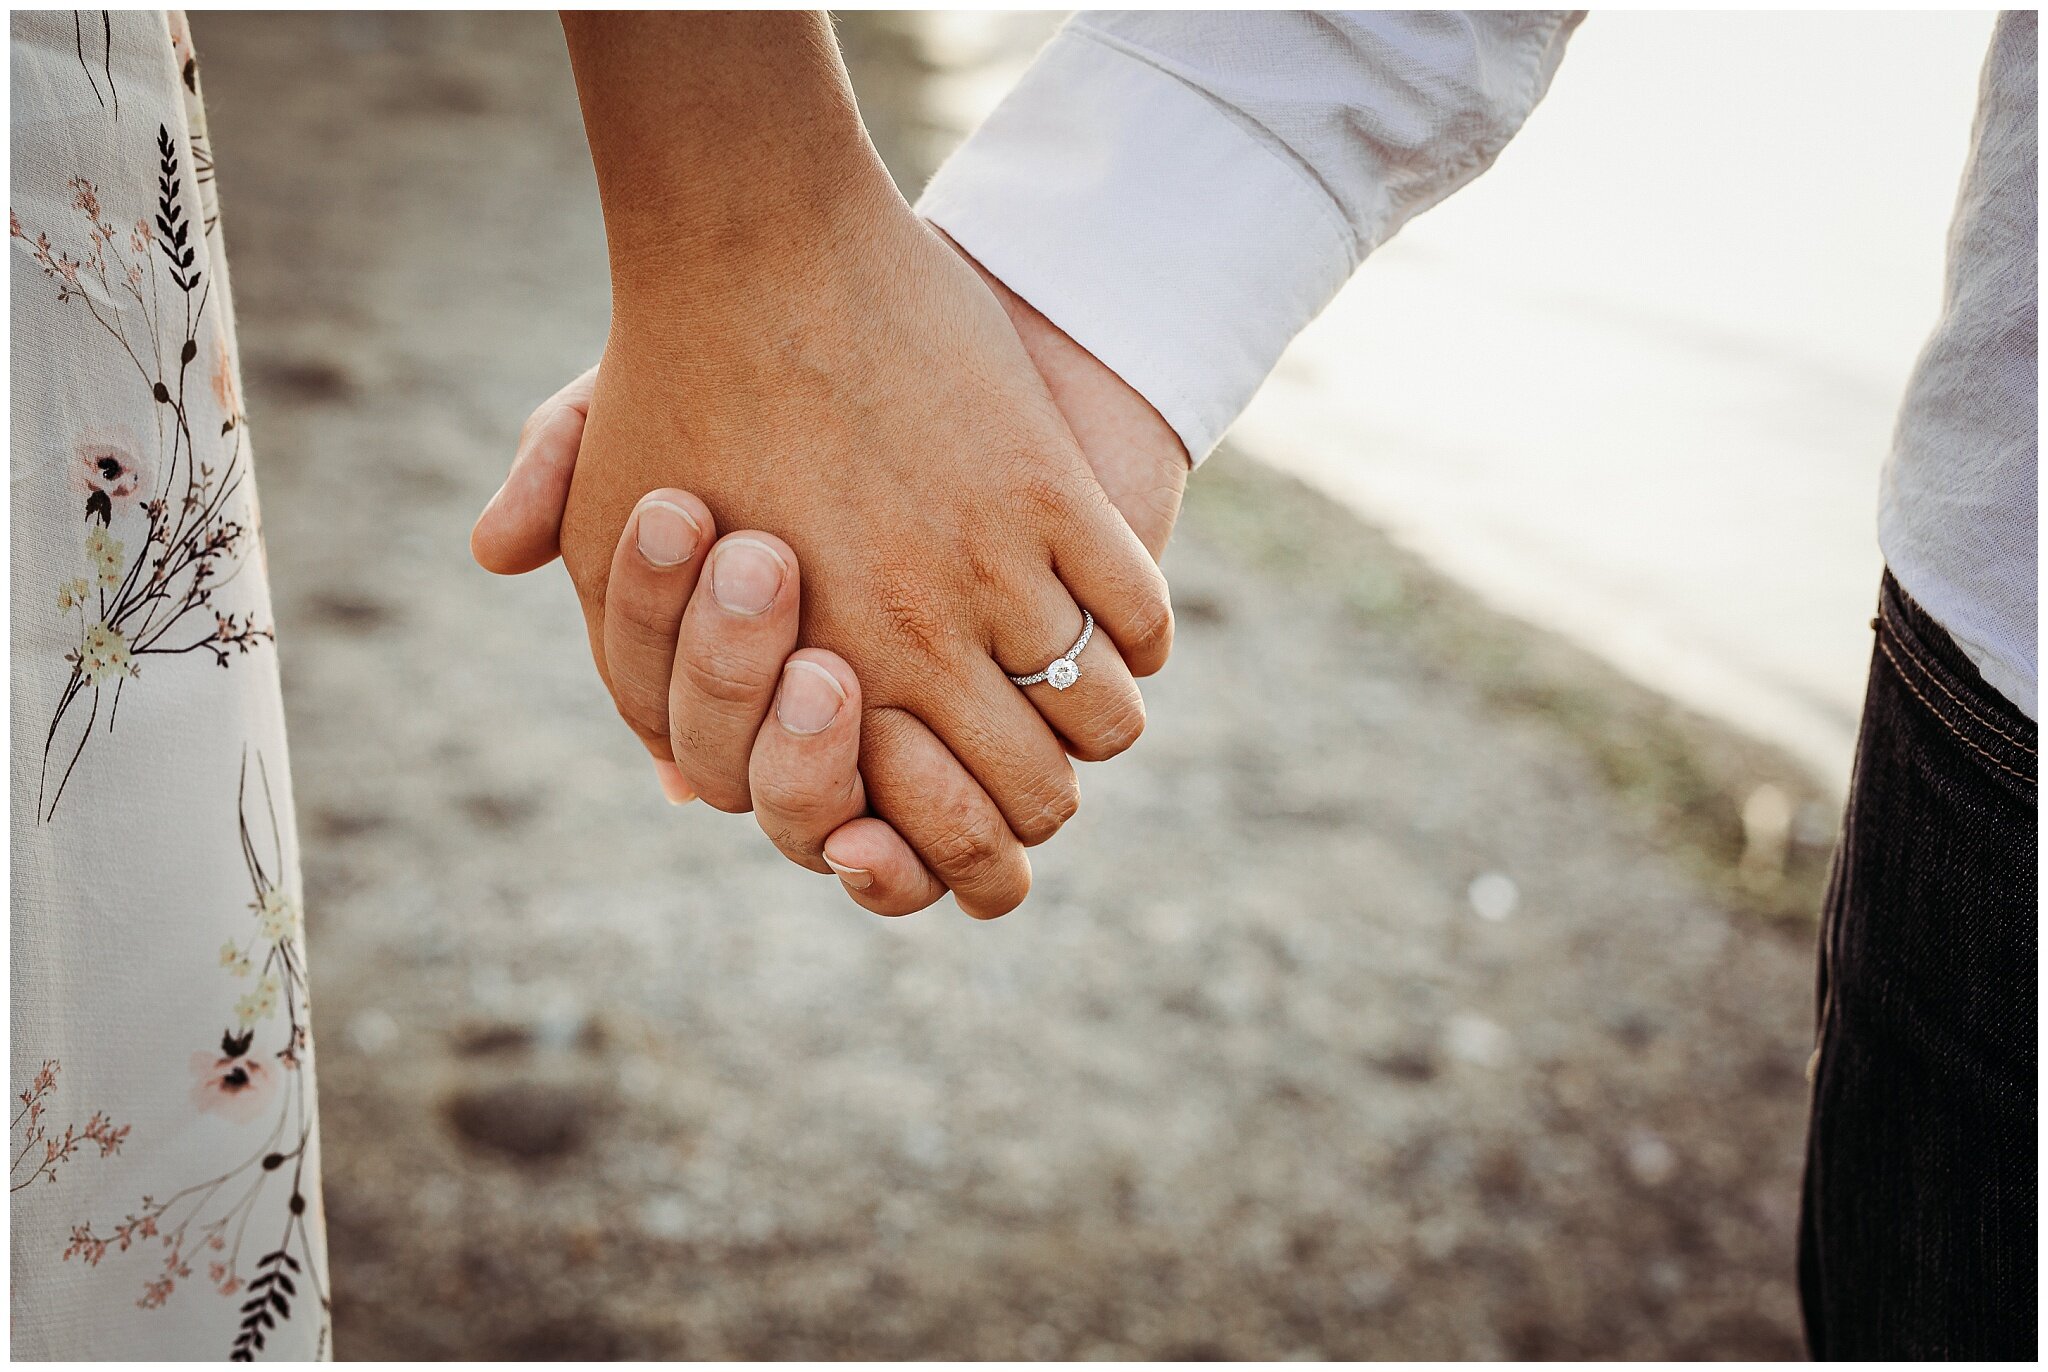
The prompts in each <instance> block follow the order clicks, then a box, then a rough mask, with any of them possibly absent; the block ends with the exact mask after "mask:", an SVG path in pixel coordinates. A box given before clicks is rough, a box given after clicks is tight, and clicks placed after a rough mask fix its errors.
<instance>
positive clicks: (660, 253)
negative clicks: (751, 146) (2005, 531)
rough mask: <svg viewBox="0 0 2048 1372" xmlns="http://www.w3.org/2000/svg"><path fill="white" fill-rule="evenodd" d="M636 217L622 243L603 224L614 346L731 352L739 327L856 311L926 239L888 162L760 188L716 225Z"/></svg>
mask: <svg viewBox="0 0 2048 1372" xmlns="http://www.w3.org/2000/svg"><path fill="white" fill-rule="evenodd" d="M870 172H871V173H872V174H870ZM628 218H629V219H630V224H629V226H628V227H624V228H622V230H621V231H618V232H615V231H614V230H613V228H612V220H611V216H610V215H609V213H608V214H607V219H606V233H607V237H608V238H609V240H610V247H611V284H612V330H613V333H614V335H615V336H621V337H623V338H626V339H646V340H649V341H653V340H658V339H664V338H668V339H675V340H677V341H687V340H689V339H691V338H694V339H696V340H698V342H700V343H702V344H706V345H708V344H710V343H711V342H712V341H713V340H717V341H718V342H720V343H722V344H723V345H725V346H731V345H733V344H734V343H736V342H737V341H738V340H737V339H735V337H734V336H733V334H732V333H731V330H732V329H734V328H740V329H744V330H748V331H752V332H756V333H762V334H768V333H774V332H779V331H786V330H789V329H795V328H800V327H802V326H804V325H805V324H807V323H814V322H815V321H816V320H817V319H818V317H819V316H820V315H821V313H824V312H827V311H830V310H833V309H835V308H847V309H851V308H856V307H857V305H858V302H859V301H861V300H862V299H863V298H866V297H868V296H869V295H870V294H871V293H872V292H873V291H874V289H875V285H874V283H875V282H876V280H877V278H878V276H879V275H880V274H882V273H883V272H885V271H887V270H890V269H891V268H892V267H893V264H895V263H897V262H900V261H901V260H902V257H903V254H904V253H905V252H906V251H907V250H908V247H907V244H908V236H909V235H912V234H922V233H923V227H922V225H921V224H920V222H919V221H918V219H917V217H916V216H915V215H914V214H913V213H912V212H911V210H910V207H909V205H908V204H906V203H905V201H904V200H903V197H902V196H901V195H900V194H898V193H897V191H896V188H895V185H894V184H893V183H892V182H891V181H890V180H889V178H888V175H887V173H886V172H885V171H883V170H882V168H881V164H880V163H879V162H876V163H875V164H874V165H873V167H872V168H845V169H843V174H841V175H837V176H829V177H828V176H821V175H820V174H819V173H818V169H817V168H815V167H814V168H813V169H812V172H811V175H810V177H809V178H808V179H807V180H806V182H805V183H804V184H802V185H801V186H793V187H783V188H781V189H780V190H778V189H777V188H773V187H765V186H764V187H761V188H760V189H759V190H758V191H757V192H756V193H755V194H754V195H752V196H751V198H750V199H748V200H747V201H746V202H745V203H744V204H734V203H729V202H728V203H725V204H724V206H723V210H722V212H721V213H719V214H717V215H714V216H712V217H711V218H710V219H709V221H708V222H707V220H706V218H705V217H704V216H703V214H702V213H701V207H700V210H699V212H693V213H692V214H690V215H677V216H673V217H671V216H667V215H663V214H661V213H660V212H659V211H658V210H656V209H653V208H642V209H636V210H634V211H632V212H631V214H630V216H628ZM694 350H696V349H693V351H694Z"/></svg>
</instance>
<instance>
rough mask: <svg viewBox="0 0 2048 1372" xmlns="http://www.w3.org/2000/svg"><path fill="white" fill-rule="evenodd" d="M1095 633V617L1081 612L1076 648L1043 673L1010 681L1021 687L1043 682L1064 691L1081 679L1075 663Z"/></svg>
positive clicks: (1068, 650)
mask: <svg viewBox="0 0 2048 1372" xmlns="http://www.w3.org/2000/svg"><path fill="white" fill-rule="evenodd" d="M1094 632H1095V616H1094V615H1091V614H1089V613H1088V612H1087V611H1086V610H1083V611H1081V636H1080V637H1079V638H1077V639H1075V640H1074V646H1073V647H1071V648H1069V649H1067V650H1066V651H1065V652H1064V653H1061V654H1060V655H1059V656H1058V657H1056V658H1054V659H1053V660H1052V662H1051V663H1050V664H1049V665H1048V666H1047V667H1046V669H1045V670H1044V671H1042V672H1033V673H1032V674H1031V675H1030V676H1013V677H1011V678H1010V680H1012V681H1014V682H1016V683H1017V684H1018V685H1019V686H1036V685H1037V684H1038V683H1039V682H1041V681H1043V682H1044V683H1046V684H1047V685H1048V686H1050V687H1052V688H1053V689H1054V690H1055V691H1064V690H1066V689H1067V687H1069V686H1071V685H1073V684H1074V683H1075V682H1077V681H1079V680H1080V679H1081V667H1080V664H1078V663H1076V662H1075V661H1074V659H1075V658H1077V657H1079V656H1081V650H1082V649H1083V648H1085V647H1087V646H1088V636H1089V635H1090V634H1092V633H1094Z"/></svg>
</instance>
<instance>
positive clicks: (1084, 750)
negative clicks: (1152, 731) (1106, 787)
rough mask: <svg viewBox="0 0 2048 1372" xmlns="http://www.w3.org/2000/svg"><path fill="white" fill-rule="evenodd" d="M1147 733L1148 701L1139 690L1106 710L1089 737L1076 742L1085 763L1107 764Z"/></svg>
mask: <svg viewBox="0 0 2048 1372" xmlns="http://www.w3.org/2000/svg"><path fill="white" fill-rule="evenodd" d="M1144 732H1145V702H1144V700H1143V699H1142V698H1141V697H1140V696H1139V695H1138V693H1137V692H1136V691H1132V692H1130V693H1129V694H1128V695H1127V696H1125V697H1123V698H1120V699H1118V700H1115V701H1112V702H1110V703H1109V704H1107V705H1105V706H1104V707H1103V711H1102V713H1101V715H1100V716H1099V717H1097V718H1096V719H1095V720H1094V721H1092V722H1091V724H1090V725H1089V728H1088V731H1087V736H1086V737H1085V738H1082V739H1076V740H1073V742H1074V745H1075V747H1076V748H1077V749H1078V750H1081V760H1082V761H1083V762H1107V761H1109V760H1110V759H1111V758H1113V757H1115V756H1116V755H1117V754H1119V753H1121V752H1123V751H1124V750H1126V749H1127V748H1129V747H1130V746H1131V745H1132V744H1133V743H1136V742H1137V741H1138V738H1139V736H1140V735H1141V734H1143V733H1144Z"/></svg>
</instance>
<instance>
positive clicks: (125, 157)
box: [8, 11, 331, 1361]
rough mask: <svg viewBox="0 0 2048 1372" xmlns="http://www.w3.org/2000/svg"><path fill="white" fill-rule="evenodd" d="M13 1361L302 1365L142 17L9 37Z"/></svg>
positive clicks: (231, 366)
mask: <svg viewBox="0 0 2048 1372" xmlns="http://www.w3.org/2000/svg"><path fill="white" fill-rule="evenodd" d="M10 36H11V44H10V47H11V52H10V61H11V68H12V79H13V111H12V113H13V124H14V134H13V172H14V174H13V187H12V203H11V204H10V206H9V209H10V216H9V225H8V230H9V239H8V243H9V248H10V253H11V272H12V280H11V284H12V296H13V305H12V318H11V321H10V327H11V330H12V334H11V337H12V343H13V348H12V364H11V366H12V380H13V387H14V397H13V406H12V415H11V425H12V432H11V437H12V446H13V467H12V472H11V491H12V497H13V515H12V528H11V531H10V533H11V547H12V554H11V556H12V572H13V577H12V587H13V589H12V611H13V634H12V650H13V666H12V686H13V706H12V709H13V716H12V722H13V728H14V746H13V749H12V752H11V756H10V760H9V762H10V767H11V769H12V770H11V783H12V786H13V821H12V823H13V834H12V841H13V850H12V855H13V880H12V891H11V895H12V905H13V923H12V932H11V937H12V953H13V973H12V999H11V1009H10V1015H11V1022H10V1028H11V1032H12V1040H11V1043H12V1050H11V1051H12V1057H11V1061H10V1064H9V1072H10V1081H11V1083H12V1085H11V1093H12V1094H13V1096H14V1102H13V1106H12V1109H11V1111H10V1113H11V1115H12V1119H13V1124H12V1133H11V1137H10V1140H9V1145H10V1152H9V1156H10V1157H11V1159H12V1168H11V1171H10V1174H9V1189H10V1198H9V1209H10V1218H11V1222H12V1259H13V1294H12V1302H13V1310H12V1315H13V1320H12V1323H13V1351H14V1354H15V1356H17V1357H23V1358H106V1359H113V1358H139V1357H151V1358H212V1359H229V1358H232V1359H235V1360H239V1361H256V1360H270V1359H279V1358H285V1359H307V1358H320V1357H326V1356H328V1355H329V1354H330V1351H331V1350H330V1347H329V1333H328V1289H327V1258H326V1250H325V1236H324V1229H323V1223H322V1218H321V1207H320V1169H319V1134H318V1128H317V1113H316V1109H315V1091H314V1080H313V1044H312V1039H311V1036H310V1028H309V1009H308V1005H307V997H306V973H305V935H304V928H303V924H302V915H301V905H300V895H299V892H300V886H299V870H298V849H297V842H296V833H295V828H294V823H293V814H292V801H291V787H290V780H289V776H288V773H287V760H286V752H285V738H284V718H283V711H282V708H281V705H280V700H279V692H278V674H277V660H276V656H275V645H274V639H273V634H272V627H271V612H270V598H269V591H268V587H267V586H266V584H265V579H264V568H263V553H262V546H261V541H260V534H259V521H258V516H257V507H256V492H255V485H254V480H253V475H252V471H251V449H250V434H249V422H248V418H247V416H246V415H245V414H244V413H243V410H242V407H241V399H240V396H241V388H240V385H239V382H238V367H237V362H236V354H235V340H234V324H233V313H232V308H231V304H230V299H229V294H228V281H227V271H226V265H225V263H224V261H223V259H222V254H221V242H220V230H219V216H218V213H217V211H216V209H215V202H214V195H213V181H212V160H211V157H210V154H209V151H208V149H207V145H206V130H205V123H204V116H203V112H202V108H201V105H200V100H199V82H198V65H197V62H196V61H195V59H194V56H193V53H192V49H191V40H190V37H189V35H188V33H187V30H186V27H185V24H184V21H183V17H182V16H181V15H179V14H176V13H171V14H166V13H164V12H161V11H157V12H120V11H79V12H70V11H61V12H39V13H22V12H16V13H14V14H13V16H12V19H11V35H10Z"/></svg>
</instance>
